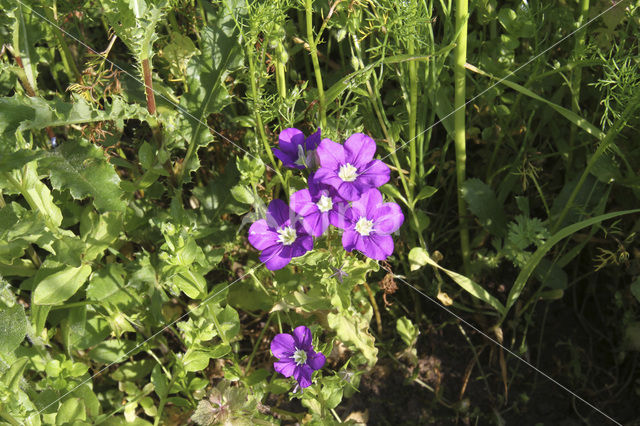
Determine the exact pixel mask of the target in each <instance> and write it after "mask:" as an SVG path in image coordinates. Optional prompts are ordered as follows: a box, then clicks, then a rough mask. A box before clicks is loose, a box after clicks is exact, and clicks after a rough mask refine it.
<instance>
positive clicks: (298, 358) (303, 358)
mask: <svg viewBox="0 0 640 426" xmlns="http://www.w3.org/2000/svg"><path fill="white" fill-rule="evenodd" d="M293 360H294V361H295V363H296V364H297V365H303V364H305V363H306V362H307V352H306V351H305V350H303V349H298V348H296V351H295V352H294V353H293Z"/></svg>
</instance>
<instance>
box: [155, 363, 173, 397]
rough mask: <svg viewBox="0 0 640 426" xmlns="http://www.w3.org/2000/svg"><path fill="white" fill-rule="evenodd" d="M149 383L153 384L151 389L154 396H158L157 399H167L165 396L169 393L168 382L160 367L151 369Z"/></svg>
mask: <svg viewBox="0 0 640 426" xmlns="http://www.w3.org/2000/svg"><path fill="white" fill-rule="evenodd" d="M151 383H153V387H154V389H155V391H156V394H158V397H160V398H166V397H167V394H168V393H169V381H168V380H167V376H165V375H164V372H163V371H162V368H161V367H160V365H156V366H155V367H153V371H152V372H151Z"/></svg>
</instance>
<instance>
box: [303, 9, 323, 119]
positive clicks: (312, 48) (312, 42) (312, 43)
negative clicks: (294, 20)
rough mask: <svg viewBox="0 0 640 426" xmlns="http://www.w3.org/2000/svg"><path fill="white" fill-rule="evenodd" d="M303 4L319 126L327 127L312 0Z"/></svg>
mask: <svg viewBox="0 0 640 426" xmlns="http://www.w3.org/2000/svg"><path fill="white" fill-rule="evenodd" d="M304 6H305V12H306V15H307V38H308V39H309V53H311V63H312V64H313V72H314V74H315V77H316V85H317V86H318V104H319V109H320V126H321V127H322V128H323V129H324V128H326V127H327V111H326V105H325V99H324V86H323V85H322V73H321V69H320V62H319V61H318V49H317V47H318V46H317V42H318V40H317V39H316V38H315V37H314V36H313V8H312V6H313V0H305V2H304Z"/></svg>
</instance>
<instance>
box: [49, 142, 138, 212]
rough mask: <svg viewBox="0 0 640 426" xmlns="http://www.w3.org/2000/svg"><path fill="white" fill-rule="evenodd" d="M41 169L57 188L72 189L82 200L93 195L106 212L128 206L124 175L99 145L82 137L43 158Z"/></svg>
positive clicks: (100, 208) (95, 202) (75, 195)
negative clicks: (124, 197)
mask: <svg viewBox="0 0 640 426" xmlns="http://www.w3.org/2000/svg"><path fill="white" fill-rule="evenodd" d="M40 168H41V170H42V171H44V172H46V173H48V174H49V177H50V179H51V183H52V185H53V187H54V188H55V189H59V190H62V189H69V191H70V192H71V195H72V196H73V198H75V199H78V200H81V199H83V198H86V197H89V196H90V197H92V198H93V203H94V205H95V206H96V208H97V209H98V210H100V211H102V212H105V211H122V210H124V208H125V203H124V201H123V200H122V196H123V195H124V194H123V191H122V190H121V189H120V177H119V176H118V174H117V173H116V171H115V169H114V168H113V166H112V165H111V164H109V162H108V161H107V160H106V158H105V156H104V153H103V151H102V150H101V149H100V148H98V147H97V146H95V145H92V144H89V143H86V142H83V141H80V140H79V141H77V142H67V143H64V144H62V145H61V146H60V147H59V148H58V149H56V150H55V151H54V152H53V153H52V154H51V155H50V156H49V157H48V158H46V159H43V160H41V161H40Z"/></svg>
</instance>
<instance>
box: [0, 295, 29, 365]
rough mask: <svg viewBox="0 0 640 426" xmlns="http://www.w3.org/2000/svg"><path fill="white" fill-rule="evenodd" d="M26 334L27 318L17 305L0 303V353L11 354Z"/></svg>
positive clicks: (20, 306) (19, 305)
mask: <svg viewBox="0 0 640 426" xmlns="http://www.w3.org/2000/svg"><path fill="white" fill-rule="evenodd" d="M26 334H27V316H26V315H25V313H24V308H23V307H22V305H21V304H19V303H14V304H13V305H12V306H7V305H5V303H4V302H2V301H0V336H2V338H0V352H2V353H11V352H13V351H14V349H16V348H17V347H18V346H20V343H21V342H22V340H23V339H24V336H26Z"/></svg>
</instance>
